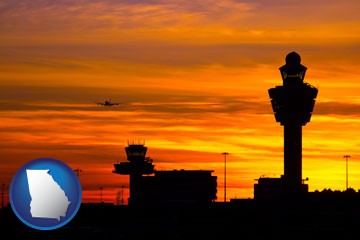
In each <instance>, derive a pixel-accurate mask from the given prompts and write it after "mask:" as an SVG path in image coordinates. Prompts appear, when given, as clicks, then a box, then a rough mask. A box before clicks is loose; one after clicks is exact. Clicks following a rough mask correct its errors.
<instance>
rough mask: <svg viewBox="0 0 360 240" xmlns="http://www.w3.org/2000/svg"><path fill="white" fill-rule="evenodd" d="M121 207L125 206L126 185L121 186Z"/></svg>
mask: <svg viewBox="0 0 360 240" xmlns="http://www.w3.org/2000/svg"><path fill="white" fill-rule="evenodd" d="M121 205H124V185H121Z"/></svg>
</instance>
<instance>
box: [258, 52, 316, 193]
mask: <svg viewBox="0 0 360 240" xmlns="http://www.w3.org/2000/svg"><path fill="white" fill-rule="evenodd" d="M285 60H286V64H285V65H284V66H282V67H280V68H279V69H280V72H281V77H282V80H283V85H282V86H276V87H275V88H270V89H269V91H268V92H269V96H270V98H271V105H272V108H273V111H274V115H275V119H276V121H277V122H280V124H281V125H282V126H284V175H283V176H281V178H280V179H279V178H278V179H273V178H260V179H258V183H257V184H255V186H254V194H255V198H269V197H270V198H271V197H274V196H275V197H276V196H284V195H286V196H293V195H298V194H301V193H303V192H307V191H308V185H307V184H304V180H303V179H302V126H305V125H306V123H308V122H310V118H311V114H312V111H313V108H314V105H315V99H316V96H317V93H318V89H317V88H315V87H313V86H311V85H310V84H308V83H305V82H304V77H305V72H306V70H307V68H306V67H305V66H303V65H301V64H300V61H301V59H300V55H299V54H297V53H296V52H291V53H289V54H288V55H287V56H286V59H285Z"/></svg>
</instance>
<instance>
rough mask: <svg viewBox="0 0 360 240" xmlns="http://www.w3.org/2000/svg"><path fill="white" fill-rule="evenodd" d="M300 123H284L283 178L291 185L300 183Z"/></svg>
mask: <svg viewBox="0 0 360 240" xmlns="http://www.w3.org/2000/svg"><path fill="white" fill-rule="evenodd" d="M301 136H302V125H301V123H297V122H295V123H293V122H292V123H287V124H285V125H284V178H285V182H286V184H288V185H291V186H299V185H301V184H302V137H301Z"/></svg>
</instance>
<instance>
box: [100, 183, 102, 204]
mask: <svg viewBox="0 0 360 240" xmlns="http://www.w3.org/2000/svg"><path fill="white" fill-rule="evenodd" d="M102 190H103V187H102V186H101V187H100V203H102V202H103V201H102Z"/></svg>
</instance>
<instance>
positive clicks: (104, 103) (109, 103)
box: [96, 99, 120, 107]
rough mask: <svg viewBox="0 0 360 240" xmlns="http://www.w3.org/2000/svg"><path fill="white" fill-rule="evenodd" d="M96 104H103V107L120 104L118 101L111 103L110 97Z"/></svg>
mask: <svg viewBox="0 0 360 240" xmlns="http://www.w3.org/2000/svg"><path fill="white" fill-rule="evenodd" d="M96 104H98V105H102V106H104V107H112V106H115V105H120V103H113V102H111V99H110V100H106V101H105V102H96Z"/></svg>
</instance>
